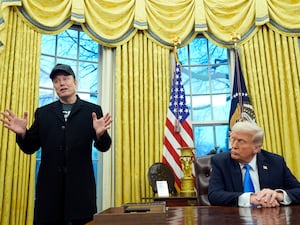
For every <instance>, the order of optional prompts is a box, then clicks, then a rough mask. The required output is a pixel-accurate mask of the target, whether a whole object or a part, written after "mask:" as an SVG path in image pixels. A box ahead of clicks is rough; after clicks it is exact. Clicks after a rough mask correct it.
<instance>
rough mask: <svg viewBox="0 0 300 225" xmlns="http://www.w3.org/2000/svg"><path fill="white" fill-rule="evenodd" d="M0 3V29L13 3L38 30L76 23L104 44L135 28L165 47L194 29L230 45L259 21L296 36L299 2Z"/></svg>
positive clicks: (187, 38) (122, 37)
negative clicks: (7, 10) (234, 36)
mask: <svg viewBox="0 0 300 225" xmlns="http://www.w3.org/2000/svg"><path fill="white" fill-rule="evenodd" d="M0 4H1V11H0V31H1V33H2V32H3V30H4V29H5V16H4V15H5V13H4V11H5V8H6V7H9V6H13V7H16V9H17V11H18V12H19V14H20V15H22V17H23V18H24V19H25V21H26V22H27V23H28V24H30V25H31V26H32V27H34V29H36V30H38V31H40V32H42V33H48V34H57V33H60V32H61V31H63V30H64V29H67V28H68V27H70V26H72V24H74V23H77V24H80V25H81V26H82V28H83V30H84V31H85V32H87V33H88V34H89V36H91V37H92V38H93V39H94V40H96V41H97V42H99V43H100V44H102V45H104V46H108V47H114V46H118V45H120V44H123V43H125V42H127V41H128V40H129V39H131V38H132V36H133V35H134V34H135V33H136V32H137V30H143V32H145V34H146V35H147V36H148V37H150V38H151V39H153V40H154V41H155V42H157V43H159V44H161V45H163V46H165V47H171V46H173V40H174V38H175V37H179V38H180V39H181V46H184V45H186V44H188V43H189V41H190V40H191V39H193V38H194V37H195V36H196V35H197V34H199V33H203V34H204V35H205V36H206V37H207V38H209V39H210V40H212V41H213V42H215V43H216V44H219V45H222V46H225V47H226V46H230V45H232V34H233V33H238V34H240V35H241V39H240V41H241V42H244V41H245V40H247V39H248V38H249V37H251V36H252V35H253V34H254V33H255V32H256V30H257V27H258V26H260V25H263V24H266V25H268V26H269V27H270V29H273V30H276V31H277V32H279V33H281V34H285V35H289V36H299V35H300V17H299V16H298V14H299V12H300V1H282V0H222V1H220V0H101V1H100V0H52V1H45V0H2V1H1V0H0ZM1 37H2V35H1V36H0V38H1ZM3 40H5V39H4V38H1V39H0V41H2V42H3ZM2 45H3V43H2ZM0 46H1V44H0Z"/></svg>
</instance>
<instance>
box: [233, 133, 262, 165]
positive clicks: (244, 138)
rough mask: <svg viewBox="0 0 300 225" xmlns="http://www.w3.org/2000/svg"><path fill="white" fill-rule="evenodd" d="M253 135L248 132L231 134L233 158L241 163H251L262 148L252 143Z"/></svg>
mask: <svg viewBox="0 0 300 225" xmlns="http://www.w3.org/2000/svg"><path fill="white" fill-rule="evenodd" d="M252 138H253V134H250V133H246V132H231V134H230V143H231V152H230V154H231V158H232V159H234V160H237V161H238V162H240V163H249V162H250V161H251V160H252V158H253V156H254V155H255V154H256V153H257V152H258V151H259V150H260V146H259V145H257V144H254V143H253V141H252Z"/></svg>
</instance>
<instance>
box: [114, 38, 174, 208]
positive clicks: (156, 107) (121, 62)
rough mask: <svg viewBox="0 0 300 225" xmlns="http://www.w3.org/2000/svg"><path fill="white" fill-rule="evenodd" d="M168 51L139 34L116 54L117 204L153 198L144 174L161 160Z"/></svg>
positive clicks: (166, 94)
mask: <svg viewBox="0 0 300 225" xmlns="http://www.w3.org/2000/svg"><path fill="white" fill-rule="evenodd" d="M170 71H171V70H170V55H169V50H168V49H166V48H162V47H161V46H159V45H157V44H156V43H154V42H152V41H151V40H149V39H148V38H146V36H145V35H143V34H142V33H141V32H138V33H137V34H136V35H135V36H134V37H133V39H132V40H130V41H129V42H128V43H126V44H124V45H122V46H120V47H117V49H116V81H115V85H116V88H115V96H116V97H115V107H116V110H115V111H116V113H115V124H117V127H118V128H117V129H116V130H115V140H116V143H115V145H116V149H115V151H116V177H115V179H116V191H115V195H116V205H121V204H123V203H127V202H139V201H141V198H142V197H149V196H152V192H151V193H150V184H149V183H148V180H147V172H148V169H149V167H150V165H151V164H152V163H154V162H159V161H161V159H162V146H163V137H164V126H165V118H166V115H167V108H168V104H169V93H170V80H171V74H170Z"/></svg>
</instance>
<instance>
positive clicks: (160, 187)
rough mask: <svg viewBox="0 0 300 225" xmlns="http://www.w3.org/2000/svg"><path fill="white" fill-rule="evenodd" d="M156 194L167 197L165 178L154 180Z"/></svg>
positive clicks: (167, 190) (167, 189)
mask: <svg viewBox="0 0 300 225" xmlns="http://www.w3.org/2000/svg"><path fill="white" fill-rule="evenodd" d="M156 187H157V195H158V197H169V196H170V194H169V188H168V182H167V181H166V180H158V181H156Z"/></svg>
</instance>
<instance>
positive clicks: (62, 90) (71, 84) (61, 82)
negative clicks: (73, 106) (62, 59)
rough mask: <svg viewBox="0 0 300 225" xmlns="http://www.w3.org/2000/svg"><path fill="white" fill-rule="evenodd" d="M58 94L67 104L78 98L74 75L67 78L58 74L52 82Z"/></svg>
mask: <svg viewBox="0 0 300 225" xmlns="http://www.w3.org/2000/svg"><path fill="white" fill-rule="evenodd" d="M52 82H53V86H54V88H55V91H56V94H57V95H58V96H59V98H60V99H61V100H62V101H63V102H66V103H69V102H70V100H71V101H72V100H73V99H74V97H75V96H76V88H77V80H75V79H74V77H73V76H72V75H69V76H65V75H64V74H60V73H58V74H57V75H56V76H55V77H54V79H53V80H52Z"/></svg>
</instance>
